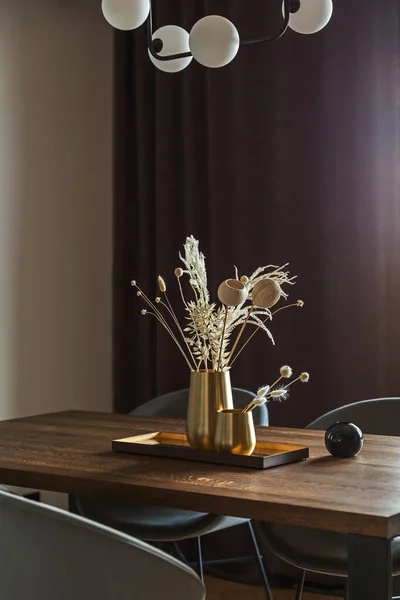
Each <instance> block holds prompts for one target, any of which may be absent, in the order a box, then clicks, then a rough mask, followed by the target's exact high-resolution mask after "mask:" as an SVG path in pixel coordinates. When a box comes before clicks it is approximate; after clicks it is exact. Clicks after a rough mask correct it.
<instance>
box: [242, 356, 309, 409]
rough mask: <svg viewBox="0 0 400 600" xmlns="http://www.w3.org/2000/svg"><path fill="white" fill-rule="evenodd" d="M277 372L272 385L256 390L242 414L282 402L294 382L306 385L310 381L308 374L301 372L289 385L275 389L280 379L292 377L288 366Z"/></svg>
mask: <svg viewBox="0 0 400 600" xmlns="http://www.w3.org/2000/svg"><path fill="white" fill-rule="evenodd" d="M279 372H280V376H279V377H278V379H277V380H276V381H274V383H273V384H272V385H263V386H262V387H260V388H258V390H257V394H256V396H255V398H254V399H253V400H252V401H251V402H250V403H249V404H248V405H247V406H246V407H245V408H244V409H243V410H242V412H244V413H246V412H251V411H252V410H254V409H255V408H257V406H262V405H263V404H265V403H267V402H272V401H275V402H276V401H278V402H283V400H286V398H287V397H288V395H289V387H290V386H291V385H293V384H294V383H296V381H301V382H302V383H307V382H308V381H309V379H310V375H309V373H307V372H306V371H303V373H300V375H299V376H298V377H296V379H293V380H292V381H291V382H290V383H287V384H286V385H284V386H279V387H276V386H277V384H278V383H279V382H280V381H281V379H290V378H291V377H292V375H293V371H292V368H291V367H289V366H288V365H284V366H283V367H281V368H280V370H279ZM274 388H275V389H274Z"/></svg>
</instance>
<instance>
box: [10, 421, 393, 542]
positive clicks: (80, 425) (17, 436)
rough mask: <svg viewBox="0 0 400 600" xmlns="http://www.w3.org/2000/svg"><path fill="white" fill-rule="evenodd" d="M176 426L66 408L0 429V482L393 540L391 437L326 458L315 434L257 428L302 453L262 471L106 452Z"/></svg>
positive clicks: (261, 436)
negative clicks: (116, 443)
mask: <svg viewBox="0 0 400 600" xmlns="http://www.w3.org/2000/svg"><path fill="white" fill-rule="evenodd" d="M166 427H167V428H168V430H169V431H177V432H183V431H184V429H185V423H184V421H181V420H174V419H163V420H160V419H158V420H157V419H150V418H146V417H133V416H127V415H115V414H107V413H97V412H84V411H67V412H62V413H54V414H47V415H38V416H34V417H27V418H23V419H15V420H11V421H2V422H0V483H3V484H9V485H18V486H23V487H31V488H36V489H46V490H52V491H59V492H71V493H79V494H84V493H88V494H96V495H99V496H104V497H114V498H120V499H124V500H136V501H139V502H148V503H153V504H161V505H165V506H175V507H179V508H185V509H189V510H199V511H203V512H211V513H215V514H224V515H233V516H242V517H251V518H254V519H258V520H269V521H275V522H280V523H289V524H292V525H296V524H297V525H306V526H310V527H318V528H322V529H329V530H333V531H342V532H350V533H357V534H365V535H371V536H378V537H387V538H391V537H394V536H395V535H398V534H400V438H396V437H384V436H371V435H367V436H365V441H364V448H363V450H362V452H361V454H359V455H358V456H357V457H354V458H351V459H338V458H333V457H332V456H330V455H329V454H328V453H327V451H326V449H325V445H324V440H323V432H319V431H310V430H300V429H299V430H297V429H285V428H273V427H266V428H263V427H261V428H257V436H258V438H259V439H262V440H265V441H267V442H281V443H288V444H298V445H301V446H308V447H309V448H310V458H309V459H307V460H305V461H302V462H296V463H292V464H289V465H283V466H280V467H276V468H273V469H267V470H264V471H253V470H250V469H245V468H240V467H231V466H224V465H217V464H206V463H195V462H188V461H183V460H177V459H165V458H158V457H149V456H137V455H131V454H120V453H116V452H112V450H111V444H112V440H114V439H116V438H122V437H127V436H129V435H134V434H135V433H136V432H138V431H149V430H151V429H154V430H160V429H166Z"/></svg>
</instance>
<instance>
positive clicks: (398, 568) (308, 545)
mask: <svg viewBox="0 0 400 600" xmlns="http://www.w3.org/2000/svg"><path fill="white" fill-rule="evenodd" d="M337 421H346V422H353V423H355V424H356V425H358V426H359V427H360V428H361V430H362V431H363V433H373V434H377V435H397V436H400V398H377V399H374V400H363V401H362V402H356V403H355V404H348V405H347V406H342V407H340V408H337V409H336V410H333V411H331V412H329V413H327V414H325V415H323V416H322V417H319V418H318V419H317V420H316V421H313V422H312V423H310V424H309V425H308V426H307V429H322V430H325V429H327V428H328V427H329V426H330V425H332V424H333V423H336V422H337ZM256 528H257V530H258V532H259V533H260V534H261V537H262V538H263V540H264V542H265V544H266V545H267V546H268V547H269V548H270V549H271V550H272V551H273V552H274V553H275V554H277V555H278V556H280V557H281V558H283V559H284V560H286V561H287V562H288V563H290V564H292V565H294V566H295V567H298V568H299V569H301V571H302V576H301V580H300V584H299V587H298V589H297V595H296V600H301V596H302V592H303V587H304V582H305V576H306V572H307V571H313V572H315V573H323V574H327V575H337V576H339V577H347V539H346V534H344V533H337V532H334V531H320V530H318V529H309V528H306V527H293V526H290V525H279V524H274V523H257V525H256ZM392 553H393V574H394V575H399V574H400V537H398V538H395V539H394V540H393V542H392Z"/></svg>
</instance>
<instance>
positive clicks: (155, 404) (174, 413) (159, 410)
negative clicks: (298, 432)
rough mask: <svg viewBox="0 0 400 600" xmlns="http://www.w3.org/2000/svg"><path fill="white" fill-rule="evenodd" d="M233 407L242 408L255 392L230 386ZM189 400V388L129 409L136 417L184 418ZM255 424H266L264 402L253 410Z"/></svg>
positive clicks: (266, 412)
mask: <svg viewBox="0 0 400 600" xmlns="http://www.w3.org/2000/svg"><path fill="white" fill-rule="evenodd" d="M232 393H233V403H234V405H235V408H244V407H245V406H247V405H248V404H249V402H251V401H252V399H253V398H254V396H255V394H253V392H249V391H248V390H242V389H241V388H232ZM188 402H189V388H186V389H184V390H177V391H176V392H170V393H169V394H164V395H163V396H158V397H157V398H153V399H152V400H149V401H148V402H145V403H144V404H142V405H141V406H138V407H137V408H135V409H134V410H132V411H131V413H130V414H131V415H136V416H138V417H169V418H171V419H186V413H187V408H188ZM253 416H254V423H255V424H256V425H268V409H267V405H266V404H264V405H262V406H259V407H258V408H256V409H255V410H254V412H253Z"/></svg>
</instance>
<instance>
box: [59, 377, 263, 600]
mask: <svg viewBox="0 0 400 600" xmlns="http://www.w3.org/2000/svg"><path fill="white" fill-rule="evenodd" d="M253 398H254V394H253V393H252V392H249V391H247V390H242V389H239V388H233V399H234V405H235V407H236V408H244V407H245V406H247V404H248V403H249V402H250V401H251V400H252V399H253ZM188 400H189V390H188V389H184V390H179V391H176V392H171V393H170V394H165V395H163V396H159V397H158V398H154V399H153V400H149V401H148V402H146V403H145V404H142V405H141V406H139V407H138V408H136V409H135V410H133V411H132V412H131V413H130V414H132V415H136V416H147V417H171V418H186V413H187V406H188ZM253 414H254V421H255V423H256V424H258V425H268V410H267V407H266V405H263V406H261V407H259V408H257V409H256V410H255V411H254V413H253ZM71 504H72V507H73V509H76V510H77V512H78V513H79V514H81V515H83V516H85V517H87V518H89V519H93V520H94V521H99V522H101V523H104V524H105V525H108V526H110V527H114V528H115V529H118V530H120V531H124V532H125V533H128V534H129V535H132V536H134V537H138V538H140V539H142V540H146V541H149V542H177V541H179V540H184V539H188V538H197V549H198V558H199V574H200V577H201V579H203V563H202V555H201V536H203V535H205V534H207V533H213V532H215V531H219V530H221V529H227V528H228V527H234V526H235V525H241V524H243V523H247V525H248V528H249V534H250V536H251V539H252V542H253V545H254V550H255V558H256V559H257V561H258V564H259V567H260V571H261V575H262V578H263V582H264V585H265V589H266V592H267V596H268V598H269V599H271V598H272V595H271V591H270V587H269V583H268V579H267V575H266V572H265V568H264V564H263V560H262V556H261V555H260V551H259V548H258V544H257V540H256V537H255V535H254V531H253V527H252V524H251V521H250V520H249V519H240V518H237V517H224V516H219V515H212V514H208V513H200V512H192V511H187V510H181V509H174V508H167V507H160V506H153V505H150V504H139V503H132V504H131V503H129V504H128V503H122V502H115V501H113V500H110V501H104V500H98V499H96V498H94V497H87V496H79V497H76V498H74V499H73V500H72V503H71ZM175 549H176V550H177V551H178V553H179V546H177V545H176V544H175ZM181 556H182V555H181ZM182 558H183V556H182Z"/></svg>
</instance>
